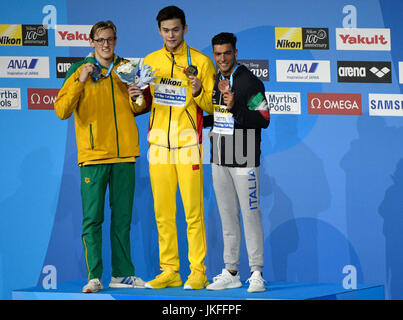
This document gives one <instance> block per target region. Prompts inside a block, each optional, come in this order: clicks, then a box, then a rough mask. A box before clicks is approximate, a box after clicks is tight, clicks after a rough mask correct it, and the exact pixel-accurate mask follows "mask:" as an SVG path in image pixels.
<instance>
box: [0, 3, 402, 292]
mask: <svg viewBox="0 0 403 320" xmlns="http://www.w3.org/2000/svg"><path fill="white" fill-rule="evenodd" d="M171 3H172V2H166V1H162V0H156V1H153V2H152V4H151V3H150V2H144V1H132V2H129V1H122V0H117V1H115V2H114V3H113V5H111V3H110V1H106V0H97V1H95V0H91V1H85V2H83V1H77V0H70V1H66V0H47V1H42V0H38V1H28V0H24V1H14V2H13V1H9V3H8V4H7V6H4V7H3V8H2V10H1V12H0V18H1V19H0V21H1V24H0V46H1V51H0V128H1V138H0V150H1V154H2V156H1V158H0V168H1V169H0V171H1V183H0V218H1V223H0V298H2V299H10V298H11V292H12V290H13V289H21V288H25V287H30V286H34V285H42V282H43V280H44V278H45V277H46V275H47V274H48V271H49V270H54V272H57V282H58V283H60V282H62V281H69V280H75V279H82V278H85V276H86V274H85V263H84V256H83V250H82V245H81V240H80V234H81V216H82V213H81V198H80V189H79V186H80V183H79V168H78V167H77V165H76V158H77V152H76V145H75V133H74V123H73V118H71V119H69V120H66V121H61V120H59V119H58V118H57V117H56V115H55V113H54V111H52V110H53V103H54V101H55V98H56V96H57V92H58V90H59V89H60V87H61V86H62V84H63V77H64V76H65V74H66V72H67V70H68V68H69V67H70V65H71V64H72V63H74V62H75V61H77V60H79V59H80V58H82V57H85V56H86V55H87V54H88V53H89V52H90V51H91V50H90V49H91V48H90V47H89V44H88V37H89V36H88V34H89V30H90V27H91V25H93V24H94V23H95V22H97V21H99V20H106V19H111V20H113V21H114V22H115V23H116V25H117V28H118V45H117V48H116V51H117V53H118V54H119V55H121V56H123V57H130V58H143V57H144V56H145V55H146V54H147V53H149V52H151V51H154V50H157V49H159V48H160V47H161V46H162V42H161V39H160V36H159V34H158V30H157V24H156V21H155V17H156V14H157V12H158V10H159V9H160V8H162V7H163V6H166V5H168V4H171ZM174 3H175V4H177V5H178V6H180V7H182V8H183V9H184V11H185V12H186V16H187V20H188V25H189V31H188V33H187V35H186V40H187V42H188V43H189V44H190V45H191V46H194V47H196V48H198V49H200V50H201V51H203V52H204V53H205V54H207V55H208V56H210V57H212V52H211V51H212V48H211V44H210V39H211V38H212V36H214V35H215V34H217V33H219V32H221V31H230V32H234V33H235V34H236V36H237V37H238V40H239V43H238V49H239V55H238V57H239V59H240V62H241V63H243V64H245V65H246V66H247V67H248V68H250V69H251V70H252V71H253V72H254V73H255V74H256V75H257V76H258V77H259V78H260V79H261V80H262V81H263V82H264V85H265V87H266V96H267V99H268V102H269V105H270V108H271V114H272V118H271V119H272V120H271V125H270V127H269V128H268V129H267V130H265V131H264V132H263V147H262V161H261V170H260V172H261V182H262V184H261V206H262V214H263V223H264V232H265V267H264V278H265V279H266V280H267V281H268V282H269V283H270V281H288V282H336V283H342V282H343V279H345V277H346V276H350V279H353V278H355V277H356V279H357V282H358V283H363V284H384V285H385V295H386V298H387V299H402V298H403V249H402V248H403V214H402V213H403V203H402V200H401V199H402V197H401V193H402V190H403V147H402V145H403V142H402V141H403V117H402V116H403V94H402V83H403V55H402V52H403V38H402V36H401V33H402V32H403V20H402V19H401V12H403V2H401V1H397V0H396V1H392V0H354V1H348V0H335V1H314V0H303V1H291V0H284V1H280V2H279V1H274V0H273V1H272V0H270V1H252V2H245V1H227V0H224V1H219V2H217V1H212V0H206V1H202V2H198V3H196V2H189V1H174ZM206 21H208V22H210V23H206ZM137 123H138V125H139V130H140V145H141V146H140V147H141V157H140V158H139V159H138V162H137V164H136V192H135V205H134V210H133V222H132V241H133V242H132V243H133V247H132V256H133V260H134V263H135V267H136V274H137V275H138V276H141V277H142V278H143V279H145V280H149V279H151V278H153V277H154V276H155V275H156V274H157V273H158V272H159V266H158V245H157V229H156V224H155V220H154V212H153V199H152V194H151V188H150V182H149V174H148V161H147V141H146V134H147V127H148V115H147V114H145V115H141V116H139V117H138V118H137ZM206 133H207V131H205V132H204V134H205V136H206ZM204 144H205V148H206V150H208V149H209V141H207V140H206V139H205V141H204ZM205 154H206V155H205V164H204V170H205V184H204V196H205V199H204V200H205V219H206V226H207V243H208V254H207V258H206V265H207V272H208V277H209V278H210V279H211V278H212V277H213V276H214V275H216V274H217V273H218V272H220V271H221V268H222V267H223V264H222V250H223V242H222V236H221V222H220V219H219V216H218V212H217V205H216V200H215V195H214V191H213V188H212V181H211V166H210V164H209V152H206V153H205ZM106 198H107V199H106V201H107V202H106V203H108V196H107V197H106ZM177 224H178V229H179V243H180V254H181V274H182V277H183V278H186V277H187V274H188V272H189V266H188V262H187V259H186V255H187V242H186V236H185V233H186V224H185V221H184V214H183V207H182V204H181V201H180V199H179V192H178V218H177ZM109 225H110V210H109V209H106V214H105V223H104V253H103V254H104V282H105V283H108V281H109V279H110V245H109V237H108V234H109V232H108V231H107V230H108V228H109ZM50 266H51V267H50ZM346 266H348V267H347V268H346ZM345 270H353V271H354V272H351V273H350V274H347V272H346V271H345ZM248 271H249V269H248V261H247V254H246V249H245V244H244V243H243V244H242V258H241V266H240V273H241V278H242V279H246V278H247V277H248V276H249V275H248Z"/></svg>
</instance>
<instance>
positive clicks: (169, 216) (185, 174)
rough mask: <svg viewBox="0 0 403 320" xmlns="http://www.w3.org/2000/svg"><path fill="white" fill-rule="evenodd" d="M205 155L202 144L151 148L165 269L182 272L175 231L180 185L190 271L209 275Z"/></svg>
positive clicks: (155, 199) (156, 214) (161, 259)
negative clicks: (205, 219) (204, 189)
mask: <svg viewBox="0 0 403 320" xmlns="http://www.w3.org/2000/svg"><path fill="white" fill-rule="evenodd" d="M202 155H203V153H202V145H199V146H192V147H184V148H179V149H171V150H169V149H168V148H165V147H160V146H156V145H150V149H149V169H150V180H151V188H152V192H153V197H154V211H155V218H156V221H157V227H158V242H159V253H160V267H161V269H162V270H165V269H167V268H170V269H172V270H174V271H179V253H178V239H177V228H176V191H177V189H178V185H179V190H180V193H181V197H182V202H183V207H184V210H185V217H186V223H187V238H188V245H189V251H188V259H189V262H190V270H191V271H196V272H202V273H205V272H206V267H205V265H204V260H205V257H206V252H207V246H206V228H205V224H204V204H203V165H202Z"/></svg>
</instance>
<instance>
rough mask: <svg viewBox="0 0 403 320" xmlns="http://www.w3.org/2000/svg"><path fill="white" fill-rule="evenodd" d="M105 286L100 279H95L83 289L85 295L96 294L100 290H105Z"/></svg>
mask: <svg viewBox="0 0 403 320" xmlns="http://www.w3.org/2000/svg"><path fill="white" fill-rule="evenodd" d="M103 289H104V286H103V285H102V282H101V280H100V279H98V278H95V279H91V280H90V281H88V283H87V284H86V285H85V286H84V287H83V293H94V292H98V291H99V290H103Z"/></svg>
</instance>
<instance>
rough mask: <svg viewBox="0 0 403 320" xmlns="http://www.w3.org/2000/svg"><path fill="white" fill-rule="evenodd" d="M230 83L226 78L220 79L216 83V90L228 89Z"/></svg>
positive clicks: (224, 90) (223, 90)
mask: <svg viewBox="0 0 403 320" xmlns="http://www.w3.org/2000/svg"><path fill="white" fill-rule="evenodd" d="M229 89H230V85H229V82H228V80H220V82H219V83H218V90H220V91H221V92H222V93H224V92H227V91H229Z"/></svg>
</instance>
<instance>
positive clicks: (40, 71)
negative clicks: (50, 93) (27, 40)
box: [0, 56, 49, 78]
mask: <svg viewBox="0 0 403 320" xmlns="http://www.w3.org/2000/svg"><path fill="white" fill-rule="evenodd" d="M0 78H49V57H5V56H0Z"/></svg>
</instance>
